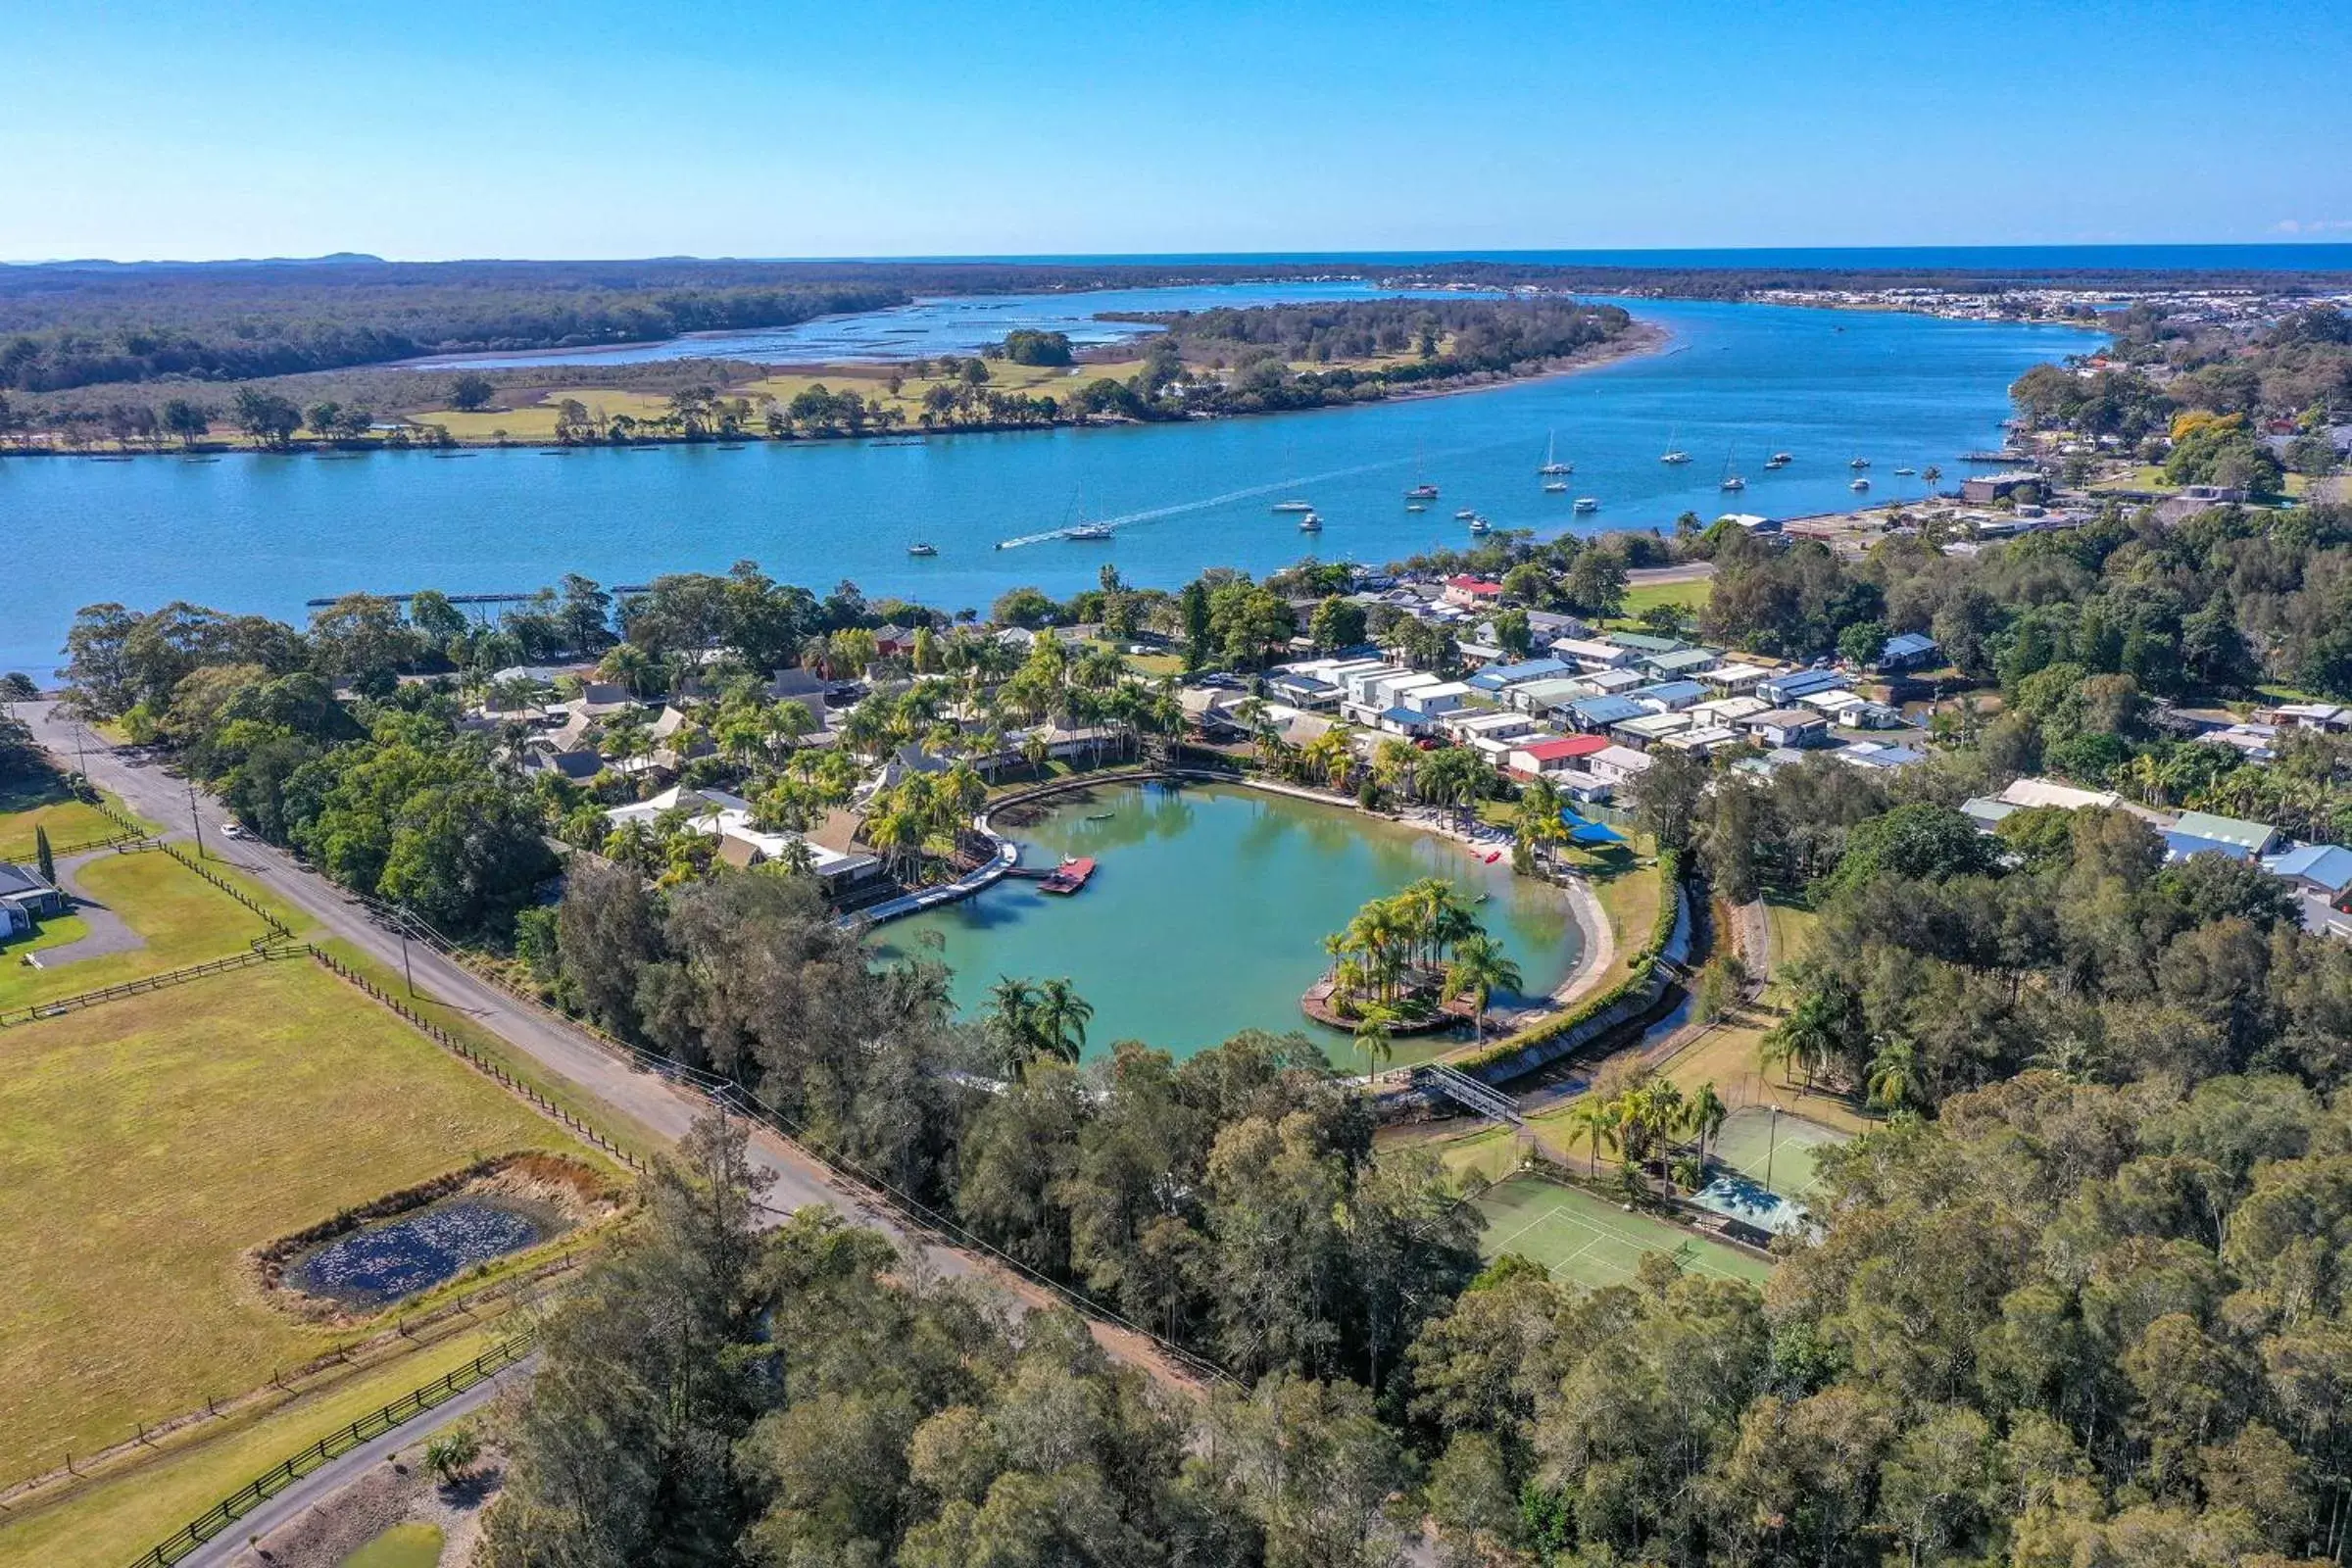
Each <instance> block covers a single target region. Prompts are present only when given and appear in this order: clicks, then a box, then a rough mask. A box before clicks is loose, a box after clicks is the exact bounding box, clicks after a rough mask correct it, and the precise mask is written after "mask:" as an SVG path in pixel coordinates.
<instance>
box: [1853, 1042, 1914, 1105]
mask: <svg viewBox="0 0 2352 1568" xmlns="http://www.w3.org/2000/svg"><path fill="white" fill-rule="evenodd" d="M1863 1089H1864V1092H1865V1093H1866V1094H1867V1095H1868V1096H1869V1097H1870V1103H1872V1104H1874V1105H1877V1106H1880V1107H1882V1108H1883V1109H1887V1110H1900V1109H1902V1108H1903V1107H1904V1106H1906V1105H1909V1104H1911V1103H1914V1102H1916V1101H1917V1100H1918V1099H1919V1090H1920V1082H1919V1050H1918V1048H1917V1047H1915V1046H1913V1045H1912V1044H1911V1042H1910V1041H1908V1040H1904V1039H1901V1038H1899V1037H1897V1038H1893V1039H1887V1038H1884V1037H1882V1038H1881V1040H1880V1042H1879V1049H1878V1052H1877V1054H1875V1055H1873V1056H1872V1057H1871V1058H1870V1070H1869V1074H1868V1076H1867V1077H1866V1078H1865V1079H1864V1081H1863Z"/></svg>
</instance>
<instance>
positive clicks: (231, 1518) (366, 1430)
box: [130, 1328, 538, 1568]
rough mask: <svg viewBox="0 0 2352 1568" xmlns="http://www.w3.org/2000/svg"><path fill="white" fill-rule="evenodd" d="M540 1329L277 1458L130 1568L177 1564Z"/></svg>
mask: <svg viewBox="0 0 2352 1568" xmlns="http://www.w3.org/2000/svg"><path fill="white" fill-rule="evenodd" d="M537 1332H538V1331H537V1330H535V1329H529V1328H526V1329H523V1330H522V1331H521V1332H519V1333H517V1334H515V1335H513V1336H512V1337H510V1338H508V1339H505V1340H502V1341H500V1342H499V1343H498V1344H497V1345H494V1346H492V1347H491V1348H489V1349H487V1350H484V1351H483V1352H482V1353H481V1354H480V1355H477V1356H475V1357H474V1358H473V1359H472V1360H470V1361H468V1362H466V1364H465V1365H464V1366H462V1367H459V1368H457V1369H456V1370H454V1371H451V1372H445V1373H443V1374H442V1375H441V1376H440V1377H438V1378H435V1379H434V1380H433V1381H432V1382H430V1383H427V1384H426V1385H425V1386H424V1387H422V1388H420V1389H412V1390H410V1391H409V1392H408V1393H406V1394H404V1395H402V1396H401V1397H399V1398H397V1399H394V1400H393V1401H392V1402H391V1403H390V1404H387V1405H384V1406H382V1407H381V1408H379V1409H375V1410H370V1411H369V1412H368V1414H366V1415H364V1416H362V1417H360V1418H359V1419H358V1420H357V1421H354V1422H352V1423H351V1424H350V1425H349V1426H345V1427H340V1428H337V1429H336V1430H335V1431H333V1432H330V1433H328V1434H327V1435H326V1436H325V1437H323V1438H320V1439H319V1441H318V1442H317V1443H314V1444H312V1445H311V1446H309V1447H307V1448H305V1449H303V1450H302V1451H301V1452H300V1453H296V1454H293V1455H291V1456H289V1457H287V1458H284V1459H281V1460H279V1461H278V1462H277V1463H276V1464H274V1465H272V1466H270V1468H269V1469H268V1470H265V1471H264V1472H262V1474H260V1475H258V1476H256V1477H254V1478H253V1479H252V1480H251V1481H248V1482H246V1483H245V1485H243V1486H241V1487H239V1488H238V1489H237V1490H236V1491H234V1492H232V1493H230V1494H229V1495H227V1496H225V1497H222V1498H221V1500H220V1501H219V1502H216V1503H214V1504H213V1505H212V1506H211V1507H210V1508H207V1509H206V1510H205V1511H204V1512H202V1513H200V1514H198V1515H197V1516H196V1517H195V1518H193V1519H191V1520H189V1521H188V1522H187V1523H186V1524H184V1525H181V1526H180V1527H179V1528H178V1529H177V1530H175V1531H173V1532H172V1534H171V1535H170V1536H167V1537H166V1538H165V1539H164V1540H162V1541H160V1542H158V1543H156V1544H154V1545H152V1546H150V1547H148V1548H147V1550H146V1551H144V1552H143V1553H141V1554H140V1555H139V1556H138V1557H137V1558H136V1559H134V1560H133V1561H132V1563H131V1564H130V1568H169V1565H170V1564H172V1563H175V1562H178V1561H179V1560H180V1559H181V1558H183V1557H185V1556H187V1555H188V1554H189V1553H190V1552H192V1551H194V1550H195V1549H196V1548H197V1547H199V1546H201V1545H203V1544H205V1543H206V1542H208V1541H210V1540H212V1539H213V1538H214V1537H215V1536H218V1535H220V1534H221V1532H222V1531H224V1530H226V1529H227V1528H228V1527H229V1526H230V1525H232V1524H235V1523H236V1522H237V1521H238V1520H239V1519H242V1518H244V1517H245V1515H247V1514H249V1513H251V1512H253V1510H254V1509H256V1508H258V1507H260V1506H261V1505H262V1504H263V1503H265V1502H267V1501H269V1500H270V1498H271V1497H274V1496H276V1495H278V1494H279V1493H281V1492H283V1491H285V1490H286V1489H287V1488H288V1487H290V1486H292V1485H293V1484H294V1483H295V1482H297V1481H300V1480H301V1479H302V1478H303V1477H304V1476H307V1475H309V1474H311V1472H313V1471H315V1470H317V1469H318V1468H319V1466H321V1465H323V1464H325V1463H327V1462H328V1461H329V1460H331V1459H337V1458H340V1457H341V1456H343V1455H344V1454H346V1453H349V1452H350V1451H351V1450H352V1449H354V1448H356V1447H358V1446H360V1445H361V1444H363V1443H368V1442H371V1441H372V1440H374V1439H376V1438H380V1437H382V1436H383V1435H384V1434H385V1433H387V1432H390V1431H391V1430H392V1429H393V1428H395V1427H398V1426H401V1425H403V1424H405V1423H407V1422H410V1421H413V1420H415V1419H416V1418H417V1417H418V1416H420V1415H422V1414H423V1413H424V1412H425V1411H427V1410H430V1409H432V1408H433V1407H434V1406H436V1405H438V1404H442V1403H444V1402H446V1401H447V1400H448V1399H449V1398H450V1397H453V1396H455V1395H459V1394H463V1393H464V1392H465V1391H466V1390H467V1389H470V1388H472V1387H473V1386H474V1385H476V1384H478V1383H480V1382H481V1381H482V1380H483V1379H484V1378H488V1377H491V1376H493V1375H495V1374H496V1373H498V1372H501V1371H503V1370H505V1369H506V1368H508V1367H510V1366H513V1365H514V1364H515V1362H517V1361H519V1360H521V1359H522V1358H523V1357H524V1356H525V1355H527V1354H529V1353H530V1348H531V1343H532V1341H533V1340H534V1339H535V1338H536V1337H537Z"/></svg>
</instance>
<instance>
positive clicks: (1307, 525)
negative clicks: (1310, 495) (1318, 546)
mask: <svg viewBox="0 0 2352 1568" xmlns="http://www.w3.org/2000/svg"><path fill="white" fill-rule="evenodd" d="M1322 531H1323V515H1322V514H1321V513H1316V512H1310V513H1308V514H1307V515H1305V516H1303V517H1300V518H1299V532H1300V533H1321V532H1322Z"/></svg>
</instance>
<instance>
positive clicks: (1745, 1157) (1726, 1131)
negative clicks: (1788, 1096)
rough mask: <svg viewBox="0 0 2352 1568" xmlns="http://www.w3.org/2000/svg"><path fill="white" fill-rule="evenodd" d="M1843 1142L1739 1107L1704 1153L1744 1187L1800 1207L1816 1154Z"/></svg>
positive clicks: (1831, 1132) (1757, 1108)
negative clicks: (1750, 1186) (1767, 1191)
mask: <svg viewBox="0 0 2352 1568" xmlns="http://www.w3.org/2000/svg"><path fill="white" fill-rule="evenodd" d="M1846 1138H1847V1135H1846V1134H1844V1133H1841V1132H1838V1131H1836V1130H1835V1129H1832V1128H1829V1127H1824V1126H1822V1125H1820V1124H1819V1123H1818V1122H1811V1121H1807V1120H1806V1119H1805V1118H1804V1117H1802V1116H1790V1115H1775V1114H1773V1111H1772V1109H1771V1107H1770V1106H1766V1105H1742V1106H1740V1108H1739V1109H1738V1110H1735V1111H1733V1112H1732V1113H1731V1115H1730V1116H1729V1117H1727V1118H1725V1120H1724V1124H1723V1129H1722V1131H1720V1132H1718V1133H1717V1134H1716V1135H1715V1139H1714V1142H1713V1144H1712V1146H1711V1147H1710V1148H1709V1150H1708V1153H1709V1155H1710V1156H1711V1157H1712V1158H1717V1159H1720V1160H1722V1161H1723V1163H1725V1164H1726V1165H1729V1166H1731V1168H1732V1169H1734V1170H1736V1171H1738V1172H1739V1173H1740V1175H1742V1176H1744V1177H1746V1178H1747V1179H1748V1180H1749V1181H1751V1182H1756V1183H1758V1184H1760V1185H1762V1186H1764V1187H1768V1188H1770V1189H1771V1190H1772V1191H1774V1192H1776V1193H1778V1194H1780V1195H1781V1196H1782V1197H1783V1198H1789V1199H1793V1200H1795V1201H1798V1202H1800V1203H1801V1202H1803V1201H1805V1195H1806V1194H1808V1193H1810V1192H1812V1191H1813V1182H1814V1170H1813V1156H1814V1154H1815V1153H1816V1152H1818V1151H1819V1150H1821V1149H1823V1148H1825V1147H1829V1148H1834V1147H1836V1146H1837V1145H1838V1144H1842V1143H1844V1142H1845V1141H1846Z"/></svg>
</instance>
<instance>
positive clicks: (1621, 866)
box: [1566, 849, 1666, 958]
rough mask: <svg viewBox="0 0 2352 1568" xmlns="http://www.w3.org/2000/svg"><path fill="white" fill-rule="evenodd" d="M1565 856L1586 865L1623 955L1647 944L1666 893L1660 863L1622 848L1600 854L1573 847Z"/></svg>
mask: <svg viewBox="0 0 2352 1568" xmlns="http://www.w3.org/2000/svg"><path fill="white" fill-rule="evenodd" d="M1566 858H1568V859H1569V860H1570V861H1571V862H1573V863H1576V864H1579V865H1581V866H1583V868H1584V872H1585V876H1586V878H1587V879H1588V880H1589V881H1591V883H1592V884H1593V896H1594V897H1595V898H1597V899H1599V900H1600V907H1601V910H1602V912H1603V913H1605V914H1607V915H1608V917H1609V931H1610V934H1611V935H1613V936H1614V937H1615V938H1616V939H1617V952H1618V955H1619V956H1620V958H1630V957H1632V956H1634V955H1635V954H1636V953H1638V952H1640V951H1641V950H1642V947H1643V946H1644V945H1645V944H1647V943H1648V941H1649V933H1650V929H1651V928H1652V927H1653V926H1655V925H1656V924H1657V921H1658V901H1659V900H1660V899H1662V898H1664V897H1665V896H1666V880H1665V878H1664V877H1662V876H1660V875H1659V874H1658V867H1657V862H1655V861H1654V860H1653V861H1647V862H1644V861H1642V860H1640V859H1639V858H1636V857H1635V856H1634V855H1633V854H1632V853H1630V852H1629V851H1626V850H1622V849H1612V850H1607V851H1603V852H1601V853H1599V854H1588V853H1587V852H1585V851H1583V850H1570V851H1568V852H1566Z"/></svg>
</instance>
